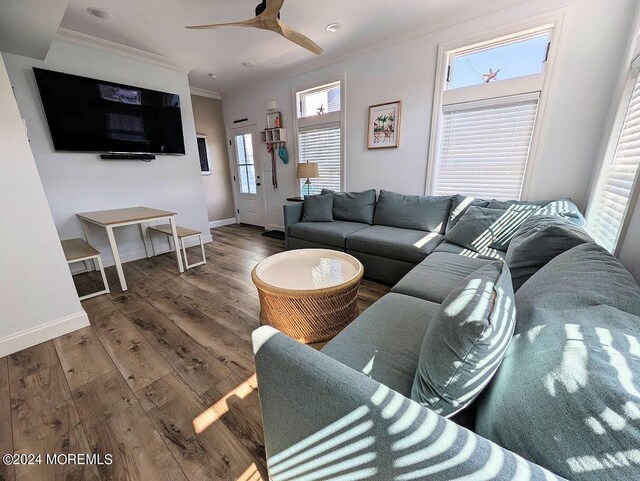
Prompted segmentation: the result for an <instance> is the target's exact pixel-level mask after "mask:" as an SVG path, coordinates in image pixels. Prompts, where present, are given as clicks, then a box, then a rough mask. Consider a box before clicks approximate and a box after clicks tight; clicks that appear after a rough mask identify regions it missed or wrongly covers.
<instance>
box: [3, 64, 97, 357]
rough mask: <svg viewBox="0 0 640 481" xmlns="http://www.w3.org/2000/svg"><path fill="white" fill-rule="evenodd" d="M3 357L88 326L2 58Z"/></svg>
mask: <svg viewBox="0 0 640 481" xmlns="http://www.w3.org/2000/svg"><path fill="white" fill-rule="evenodd" d="M0 112H2V115H0V146H2V148H1V149H0V170H1V171H2V175H0V205H2V209H0V230H1V231H2V235H1V236H0V357H3V356H6V355H7V354H11V353H13V352H16V351H19V350H21V349H24V348H26V347H29V346H32V345H35V344H38V343H40V342H43V341H46V340H48V339H51V338H53V337H56V336H59V335H62V334H66V333H67V332H70V331H73V330H75V329H79V328H81V327H85V326H88V325H89V320H88V318H87V315H86V313H85V312H84V311H83V310H82V307H81V306H80V302H79V301H78V296H77V294H76V290H75V287H74V285H73V281H72V279H71V274H70V272H69V268H68V266H67V263H66V261H65V259H64V254H63V253H62V247H60V241H59V239H58V235H57V233H56V229H55V226H54V223H53V220H52V218H51V212H50V211H49V207H48V206H47V200H46V198H45V194H44V190H43V188H42V183H41V182H40V178H39V176H38V171H37V169H36V164H35V162H34V160H33V155H32V154H31V149H30V148H29V143H28V141H27V136H26V134H25V131H24V126H23V124H22V120H21V118H20V113H19V112H18V106H17V105H16V101H15V98H14V96H13V93H12V90H11V85H10V83H9V77H8V76H7V72H6V69H5V67H4V63H3V62H2V58H1V57H0Z"/></svg>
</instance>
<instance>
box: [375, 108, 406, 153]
mask: <svg viewBox="0 0 640 481" xmlns="http://www.w3.org/2000/svg"><path fill="white" fill-rule="evenodd" d="M401 110H402V102H401V101H400V100H398V101H396V102H389V103H386V104H378V105H372V106H371V107H369V133H368V141H367V146H368V147H369V148H370V149H389V148H394V147H398V146H399V145H400V115H401Z"/></svg>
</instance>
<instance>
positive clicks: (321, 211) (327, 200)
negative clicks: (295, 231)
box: [302, 195, 333, 222]
mask: <svg viewBox="0 0 640 481" xmlns="http://www.w3.org/2000/svg"><path fill="white" fill-rule="evenodd" d="M331 221H333V196H332V195H308V196H306V197H305V198H304V208H303V213H302V222H331Z"/></svg>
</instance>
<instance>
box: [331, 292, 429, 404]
mask: <svg viewBox="0 0 640 481" xmlns="http://www.w3.org/2000/svg"><path fill="white" fill-rule="evenodd" d="M438 308H439V305H438V304H435V303H433V302H428V301H424V300H422V299H416V298H414V297H408V296H403V295H401V294H394V293H390V294H387V295H385V296H384V297H382V298H380V300H378V301H377V302H376V303H375V304H373V305H372V306H370V307H369V308H368V309H367V310H366V311H364V312H363V313H362V314H360V316H359V317H358V318H357V319H356V320H355V321H353V322H352V323H351V324H349V326H347V327H346V328H345V329H344V330H343V331H342V332H341V333H340V334H338V335H337V336H336V337H335V338H333V339H332V340H331V341H330V342H329V343H328V344H327V345H326V346H325V347H324V348H323V349H322V352H323V353H324V354H326V355H327V356H329V357H332V358H333V359H336V360H337V361H340V362H341V363H343V364H346V365H347V366H349V367H351V368H353V369H355V370H356V371H360V372H363V373H365V374H366V375H367V376H369V377H371V378H373V379H375V380H376V381H378V382H380V383H382V384H384V385H385V386H388V387H390V388H391V389H393V390H394V391H397V392H399V393H400V394H403V395H404V396H407V397H409V395H410V393H411V385H412V384H413V377H414V375H415V372H416V366H417V364H418V357H419V355H420V345H421V343H422V338H423V336H424V333H425V332H426V331H427V327H428V326H429V322H430V321H431V318H432V317H433V315H434V314H435V313H436V311H437V310H438Z"/></svg>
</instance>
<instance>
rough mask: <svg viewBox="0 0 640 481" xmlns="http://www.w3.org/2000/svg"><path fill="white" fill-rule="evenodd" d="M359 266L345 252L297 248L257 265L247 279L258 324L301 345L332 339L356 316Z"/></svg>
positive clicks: (362, 270) (356, 261)
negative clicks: (254, 296) (255, 303)
mask: <svg viewBox="0 0 640 481" xmlns="http://www.w3.org/2000/svg"><path fill="white" fill-rule="evenodd" d="M363 273H364V267H363V266H362V264H361V263H360V261H359V260H358V259H356V258H355V257H353V256H350V255H349V254H345V253H344V252H338V251H332V250H328V249H299V250H292V251H287V252H281V253H280V254H276V255H273V256H271V257H268V258H266V259H265V260H263V261H262V262H260V263H259V264H258V265H257V266H256V267H255V268H254V269H253V271H252V272H251V279H252V280H253V283H254V284H255V285H256V287H257V288H258V294H259V296H260V321H261V323H262V324H263V325H264V324H266V325H269V326H273V327H275V328H276V329H278V330H280V331H282V332H283V333H285V334H287V335H289V336H291V337H293V338H294V339H297V340H299V341H300V342H304V343H312V342H322V341H327V340H329V339H331V338H332V337H333V336H335V335H336V334H337V333H338V332H340V331H341V330H342V329H343V328H344V327H345V326H346V325H347V324H349V323H350V322H351V321H353V320H354V319H355V318H356V317H357V316H358V306H357V301H358V287H359V286H360V280H361V279H362V274H363Z"/></svg>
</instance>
